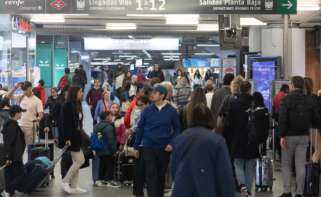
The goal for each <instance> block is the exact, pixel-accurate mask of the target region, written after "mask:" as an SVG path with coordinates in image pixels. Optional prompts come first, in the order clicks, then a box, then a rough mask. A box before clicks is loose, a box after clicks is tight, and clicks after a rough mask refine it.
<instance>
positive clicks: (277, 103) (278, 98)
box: [272, 91, 286, 113]
mask: <svg viewBox="0 0 321 197" xmlns="http://www.w3.org/2000/svg"><path fill="white" fill-rule="evenodd" d="M285 96H286V94H285V93H284V92H282V91H280V92H279V93H277V94H276V95H275V96H274V98H273V105H272V108H273V113H279V109H280V105H281V102H282V99H283V98H284V97H285Z"/></svg>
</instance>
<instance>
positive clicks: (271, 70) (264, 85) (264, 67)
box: [252, 61, 276, 111]
mask: <svg viewBox="0 0 321 197" xmlns="http://www.w3.org/2000/svg"><path fill="white" fill-rule="evenodd" d="M275 67H276V62H275V61H261V62H259V61H256V62H253V64H252V74H253V81H254V83H255V91H257V92H260V93H261V94H262V95H263V98H264V103H265V106H266V107H267V108H268V109H269V111H271V108H272V104H271V99H270V98H271V93H272V92H271V86H272V81H274V80H275V77H276V73H275Z"/></svg>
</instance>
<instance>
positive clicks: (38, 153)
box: [28, 120, 51, 161]
mask: <svg viewBox="0 0 321 197" xmlns="http://www.w3.org/2000/svg"><path fill="white" fill-rule="evenodd" d="M35 134H37V136H38V142H37V143H36V140H35ZM33 136H34V138H33V144H29V145H28V161H32V160H34V159H35V158H37V157H48V158H51V156H50V149H49V145H48V133H45V142H44V143H40V138H39V126H38V121H36V120H34V121H33Z"/></svg>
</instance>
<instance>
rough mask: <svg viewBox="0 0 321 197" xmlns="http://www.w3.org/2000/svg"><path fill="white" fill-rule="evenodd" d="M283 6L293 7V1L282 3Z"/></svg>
mask: <svg viewBox="0 0 321 197" xmlns="http://www.w3.org/2000/svg"><path fill="white" fill-rule="evenodd" d="M282 6H283V7H287V9H288V10H289V9H291V8H292V7H293V3H291V1H290V0H288V3H284V4H282Z"/></svg>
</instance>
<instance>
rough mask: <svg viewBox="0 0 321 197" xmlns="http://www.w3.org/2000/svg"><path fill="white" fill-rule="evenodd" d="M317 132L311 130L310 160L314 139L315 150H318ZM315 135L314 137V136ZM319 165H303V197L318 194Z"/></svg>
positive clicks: (311, 163)
mask: <svg viewBox="0 0 321 197" xmlns="http://www.w3.org/2000/svg"><path fill="white" fill-rule="evenodd" d="M317 132H318V130H316V131H314V130H312V134H311V145H310V158H312V152H313V151H312V149H313V138H314V139H316V143H315V146H316V147H315V148H316V149H318V140H317V138H318V136H317ZM315 134H316V135H315ZM320 172H321V171H320V164H319V163H313V162H308V163H307V164H306V165H305V173H306V174H305V182H304V192H303V196H315V197H318V196H319V193H320Z"/></svg>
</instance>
